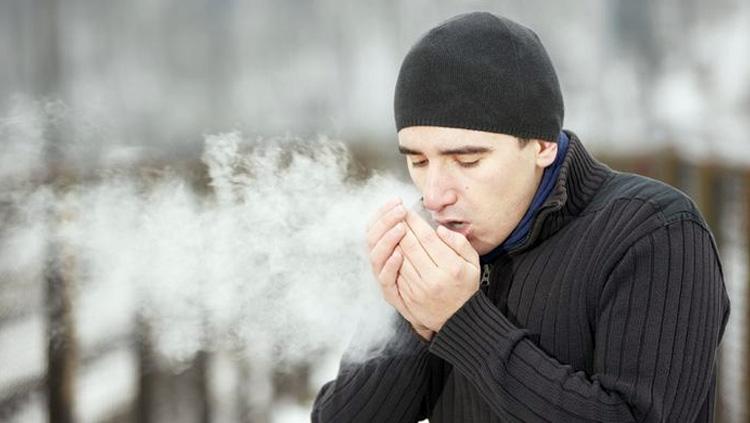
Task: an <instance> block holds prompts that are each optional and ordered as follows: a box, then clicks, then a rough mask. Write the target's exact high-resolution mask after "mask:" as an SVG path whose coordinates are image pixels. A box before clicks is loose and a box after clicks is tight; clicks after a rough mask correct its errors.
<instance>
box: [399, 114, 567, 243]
mask: <svg viewBox="0 0 750 423" xmlns="http://www.w3.org/2000/svg"><path fill="white" fill-rule="evenodd" d="M398 140H399V150H400V151H401V153H402V154H405V155H406V160H407V166H408V168H409V175H410V176H411V179H412V181H414V184H415V185H416V186H417V189H419V191H420V192H421V193H422V196H423V198H424V207H425V208H426V209H427V210H428V211H429V212H430V213H431V214H432V217H433V218H434V219H435V220H436V221H438V222H439V223H441V224H442V225H444V226H446V227H447V228H448V229H451V230H453V231H456V232H460V233H462V234H464V235H465V236H466V237H467V239H468V240H469V242H470V243H471V245H472V247H474V249H475V250H476V251H477V252H478V253H479V254H486V253H488V252H490V251H492V249H493V248H495V247H496V246H498V245H500V244H501V243H502V242H503V241H504V240H505V239H506V238H507V237H508V235H510V233H511V232H512V231H513V229H514V228H515V227H516V225H517V224H518V222H520V220H521V218H522V217H523V215H524V214H525V213H526V210H527V209H528V207H529V205H530V204H531V200H532V199H533V197H534V194H535V193H536V190H537V187H538V186H539V182H540V180H541V177H542V173H543V171H544V167H546V166H548V165H549V164H550V163H552V162H553V161H554V158H555V154H556V152H557V145H556V144H554V143H547V142H541V141H536V140H532V141H531V142H529V143H528V144H526V145H524V146H522V145H521V144H520V143H519V142H518V139H517V138H515V137H512V136H510V135H504V134H496V133H490V132H481V131H473V130H468V129H457V128H445V127H436V126H413V127H408V128H404V129H402V130H401V131H399V133H398Z"/></svg>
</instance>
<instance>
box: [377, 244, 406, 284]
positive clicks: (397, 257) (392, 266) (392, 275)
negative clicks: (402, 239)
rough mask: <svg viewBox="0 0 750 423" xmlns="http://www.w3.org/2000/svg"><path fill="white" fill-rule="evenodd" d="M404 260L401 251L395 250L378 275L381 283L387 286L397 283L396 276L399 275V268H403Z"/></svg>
mask: <svg viewBox="0 0 750 423" xmlns="http://www.w3.org/2000/svg"><path fill="white" fill-rule="evenodd" d="M403 261H404V257H403V256H402V255H401V253H400V252H399V251H394V252H393V254H391V256H390V257H388V260H386V261H385V264H384V265H383V270H382V271H381V272H380V275H378V281H379V282H380V285H381V286H383V287H384V288H385V287H388V286H391V285H396V278H397V277H398V270H399V269H400V268H401V264H402V263H403Z"/></svg>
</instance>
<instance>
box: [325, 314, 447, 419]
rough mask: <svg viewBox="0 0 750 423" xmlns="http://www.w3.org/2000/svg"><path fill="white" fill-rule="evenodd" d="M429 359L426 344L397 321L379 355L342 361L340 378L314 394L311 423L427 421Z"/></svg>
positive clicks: (404, 324) (401, 322) (403, 323)
mask: <svg viewBox="0 0 750 423" xmlns="http://www.w3.org/2000/svg"><path fill="white" fill-rule="evenodd" d="M430 359H432V360H435V359H436V357H434V356H432V354H429V352H428V351H427V344H426V343H425V342H422V341H420V340H419V338H418V336H417V335H416V333H414V332H413V331H412V329H411V327H410V325H409V323H408V322H406V320H404V319H399V323H398V327H397V330H396V335H395V336H394V339H392V340H391V342H390V343H389V345H388V346H387V347H386V349H385V352H384V353H383V354H379V355H378V356H377V357H375V358H372V359H370V360H368V361H365V362H363V363H356V362H351V361H348V360H347V358H346V356H345V357H344V359H343V360H342V362H341V366H340V369H339V373H338V376H337V377H336V379H335V380H333V381H331V382H329V383H327V384H326V385H324V386H323V388H322V389H321V390H320V392H319V393H318V396H317V398H316V399H315V404H314V405H313V410H312V419H311V420H312V422H313V423H317V422H321V423H322V422H326V423H329V422H346V423H351V422H393V423H400V422H404V423H406V422H408V423H415V422H417V421H419V420H422V419H424V418H425V417H426V413H427V403H426V393H427V386H428V367H429V361H430Z"/></svg>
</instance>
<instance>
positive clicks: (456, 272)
mask: <svg viewBox="0 0 750 423" xmlns="http://www.w3.org/2000/svg"><path fill="white" fill-rule="evenodd" d="M447 271H448V275H449V276H450V277H451V278H453V279H455V278H458V277H459V276H461V273H462V271H463V267H462V266H461V265H460V264H457V263H454V264H451V265H450V266H448V269H447Z"/></svg>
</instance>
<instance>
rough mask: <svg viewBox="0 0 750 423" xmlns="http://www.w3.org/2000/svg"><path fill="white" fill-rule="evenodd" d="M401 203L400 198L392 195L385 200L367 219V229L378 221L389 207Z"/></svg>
mask: <svg viewBox="0 0 750 423" xmlns="http://www.w3.org/2000/svg"><path fill="white" fill-rule="evenodd" d="M399 204H401V198H399V197H393V198H391V199H389V200H388V201H386V202H385V204H383V205H382V206H380V208H379V209H378V211H376V212H375V214H374V215H372V217H370V219H369V220H368V221H367V230H368V231H369V230H370V228H371V227H372V225H373V224H374V223H375V222H377V221H378V219H380V218H381V217H382V216H383V215H384V214H386V213H387V212H388V211H389V210H390V209H392V208H394V207H396V206H397V205H399Z"/></svg>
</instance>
